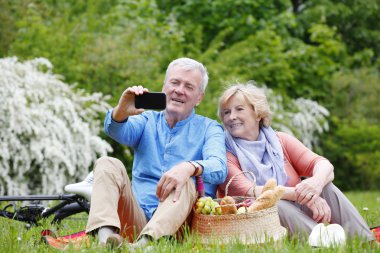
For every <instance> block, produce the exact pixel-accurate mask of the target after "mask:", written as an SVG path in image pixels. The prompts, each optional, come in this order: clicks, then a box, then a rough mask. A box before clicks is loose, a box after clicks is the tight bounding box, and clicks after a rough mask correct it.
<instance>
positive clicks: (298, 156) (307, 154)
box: [218, 132, 326, 197]
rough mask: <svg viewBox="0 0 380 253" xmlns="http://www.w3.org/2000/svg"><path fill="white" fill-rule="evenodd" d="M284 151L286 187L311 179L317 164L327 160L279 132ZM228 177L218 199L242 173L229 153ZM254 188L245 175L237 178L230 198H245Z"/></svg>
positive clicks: (232, 185) (291, 137)
mask: <svg viewBox="0 0 380 253" xmlns="http://www.w3.org/2000/svg"><path fill="white" fill-rule="evenodd" d="M277 136H278V138H279V140H280V143H281V146H282V150H283V152H284V165H285V171H286V174H287V175H288V178H289V179H288V182H287V183H286V186H291V187H292V186H295V185H297V184H298V183H299V182H300V181H301V177H310V176H312V175H313V169H314V166H315V164H316V163H317V162H319V161H321V160H326V158H324V157H322V156H319V155H317V154H315V153H314V152H313V151H311V150H310V149H308V148H307V147H306V146H305V145H303V144H302V142H300V141H299V140H298V139H297V138H295V137H293V136H291V135H289V134H286V133H283V132H277ZM227 166H228V175H227V179H226V181H225V182H224V183H223V184H221V185H219V187H218V197H223V196H224V195H225V189H226V185H227V183H228V182H229V181H230V179H231V177H232V176H233V175H236V174H238V173H239V172H241V168H240V164H239V161H238V159H237V158H236V157H235V156H234V155H233V154H231V153H230V152H227ZM251 187H252V182H251V181H250V180H249V179H248V178H246V176H245V175H244V174H242V175H239V176H236V177H235V178H234V179H233V181H232V182H231V184H230V185H229V187H228V195H229V196H245V195H246V193H247V192H248V190H249V189H250V188H251Z"/></svg>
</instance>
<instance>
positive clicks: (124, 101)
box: [112, 85, 149, 122]
mask: <svg viewBox="0 0 380 253" xmlns="http://www.w3.org/2000/svg"><path fill="white" fill-rule="evenodd" d="M146 92H149V90H148V89H147V88H144V87H142V86H141V85H139V86H132V87H128V88H127V89H126V90H125V91H124V92H123V94H122V95H121V97H120V99H119V103H118V104H117V106H116V107H115V108H114V110H113V112H112V118H113V119H114V120H115V121H118V122H122V121H124V120H126V119H127V118H128V117H129V116H132V115H137V114H140V113H143V112H144V109H137V108H136V107H135V96H140V95H142V94H144V93H146Z"/></svg>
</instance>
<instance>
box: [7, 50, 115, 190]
mask: <svg viewBox="0 0 380 253" xmlns="http://www.w3.org/2000/svg"><path fill="white" fill-rule="evenodd" d="M52 69H53V66H52V64H51V63H50V62H49V61H48V60H47V59H44V58H37V59H34V60H31V61H25V62H19V61H18V59H17V58H16V57H12V58H3V59H0V87H1V89H0V100H1V101H2V102H1V103H0V113H1V115H2V117H1V118H0V140H1V141H0V194H28V193H44V194H49V193H53V192H60V191H62V189H63V186H64V185H66V184H67V183H68V182H73V180H74V179H78V178H83V177H84V175H86V174H87V173H88V171H89V168H90V166H91V165H92V163H93V162H94V161H95V160H96V158H97V156H99V155H106V154H107V152H110V151H112V149H111V147H110V145H109V144H108V143H107V142H106V141H104V140H103V139H101V138H100V137H99V136H98V135H97V134H98V133H99V131H100V129H99V126H100V125H101V124H100V122H99V120H97V119H98V117H99V113H103V112H104V111H105V110H106V109H107V108H108V107H109V105H108V104H107V103H106V99H107V97H105V96H103V95H102V94H101V93H94V94H87V93H85V92H84V91H83V90H75V88H74V86H69V85H67V84H65V83H64V82H62V81H61V79H62V77H60V76H58V75H54V74H53V73H52Z"/></svg>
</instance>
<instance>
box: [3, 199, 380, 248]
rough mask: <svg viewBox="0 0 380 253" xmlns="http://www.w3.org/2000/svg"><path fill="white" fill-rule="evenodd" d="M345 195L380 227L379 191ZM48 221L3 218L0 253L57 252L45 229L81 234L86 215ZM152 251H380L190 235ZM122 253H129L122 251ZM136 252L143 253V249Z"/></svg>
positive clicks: (93, 241) (357, 243) (353, 243)
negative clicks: (44, 238)
mask: <svg viewBox="0 0 380 253" xmlns="http://www.w3.org/2000/svg"><path fill="white" fill-rule="evenodd" d="M346 195H347V197H348V198H349V199H350V200H351V201H352V203H353V204H354V205H355V206H356V208H357V209H358V210H359V211H360V213H361V214H362V215H363V217H364V219H365V220H366V221H367V222H368V224H369V226H378V225H380V192H348V193H346ZM363 208H364V210H363ZM365 209H368V211H365ZM49 222H50V220H49V219H47V220H45V221H43V224H41V225H40V226H37V227H32V228H30V229H27V228H26V226H25V223H22V222H17V221H12V220H9V219H5V218H0V233H1V234H0V252H58V251H57V250H55V249H53V248H51V247H49V246H47V245H46V244H44V243H41V236H40V232H41V230H42V229H43V228H49V229H53V230H55V231H56V232H57V233H58V234H59V235H65V234H69V233H74V232H78V231H80V230H83V229H84V228H85V225H86V216H85V215H83V214H82V215H79V217H78V216H77V217H75V219H68V220H67V221H65V222H64V224H62V226H61V227H57V226H53V225H50V223H49ZM152 249H153V250H152V251H150V252H297V253H299V252H380V249H373V248H371V247H370V246H369V245H367V244H365V245H361V243H360V241H359V240H358V239H354V240H351V241H348V242H347V244H346V246H344V247H342V248H338V249H333V248H330V249H313V248H311V247H310V246H308V244H307V243H306V242H305V241H303V240H301V239H299V238H291V239H286V240H284V241H283V242H281V243H267V244H264V245H260V246H246V245H242V244H239V243H232V244H228V245H208V246H205V245H201V244H200V242H199V240H197V239H196V238H195V237H193V236H190V235H188V236H185V240H184V241H183V242H176V241H173V240H166V239H163V240H159V241H157V242H154V243H152ZM67 252H112V250H110V249H107V248H100V247H99V246H98V243H97V241H96V238H91V239H90V246H89V247H83V248H81V249H79V250H76V249H74V248H69V249H68V250H67ZM122 252H128V251H127V249H123V250H122ZM137 252H143V250H140V251H137Z"/></svg>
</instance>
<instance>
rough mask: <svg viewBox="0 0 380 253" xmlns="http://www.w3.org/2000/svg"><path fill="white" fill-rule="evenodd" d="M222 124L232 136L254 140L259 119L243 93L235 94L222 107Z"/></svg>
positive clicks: (257, 130)
mask: <svg viewBox="0 0 380 253" xmlns="http://www.w3.org/2000/svg"><path fill="white" fill-rule="evenodd" d="M222 114H223V124H224V126H225V128H226V130H227V131H228V132H229V133H230V134H231V135H232V136H233V137H238V138H242V139H245V140H250V141H255V140H256V139H257V136H258V132H259V127H260V124H259V123H260V120H261V118H258V117H257V116H256V112H255V111H254V110H253V108H252V106H251V105H250V104H249V103H248V102H247V101H246V100H245V98H244V97H243V95H241V94H235V95H233V96H232V97H231V98H230V99H228V100H227V102H226V103H225V104H224V106H223V107H222Z"/></svg>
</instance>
